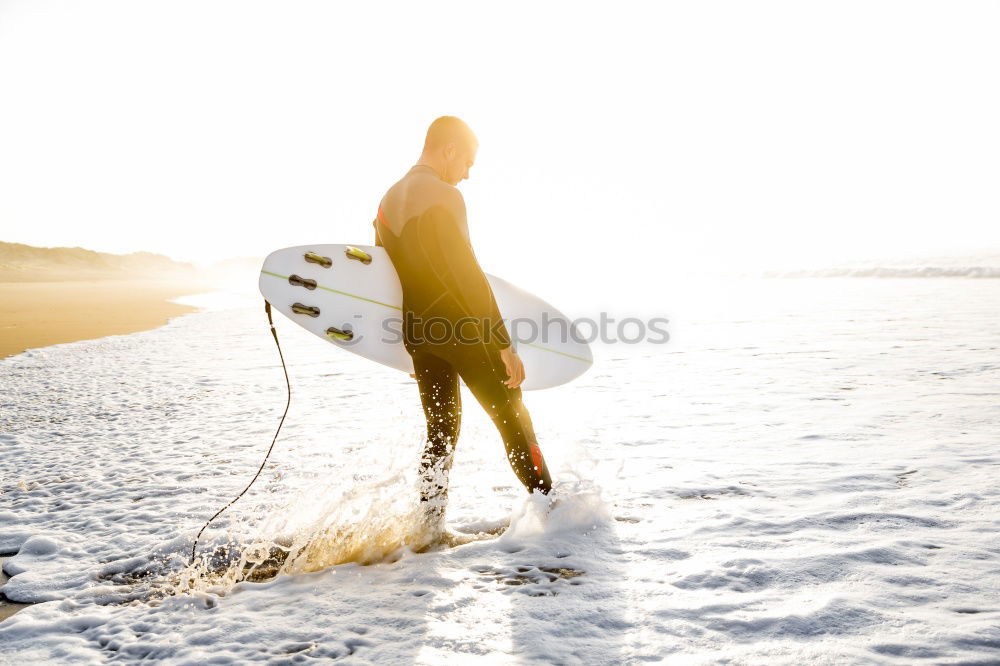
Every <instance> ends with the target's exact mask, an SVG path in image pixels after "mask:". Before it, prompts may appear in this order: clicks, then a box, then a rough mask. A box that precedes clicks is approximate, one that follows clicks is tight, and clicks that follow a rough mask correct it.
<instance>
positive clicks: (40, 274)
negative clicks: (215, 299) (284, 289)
mask: <svg viewBox="0 0 1000 666" xmlns="http://www.w3.org/2000/svg"><path fill="white" fill-rule="evenodd" d="M139 277H142V278H144V279H156V278H162V279H193V280H194V279H200V278H202V277H203V273H202V271H199V270H198V269H197V268H196V267H195V266H194V265H192V264H188V263H183V262H179V261H174V260H173V259H170V258H169V257H165V256H163V255H162V254H153V253H152V252H132V253H130V254H110V253H106V252H95V251H94V250H85V249H83V248H81V247H33V246H31V245H23V244H21V243H5V242H2V241H0V282H47V281H54V280H107V279H136V278H139Z"/></svg>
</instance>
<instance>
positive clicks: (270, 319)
mask: <svg viewBox="0 0 1000 666" xmlns="http://www.w3.org/2000/svg"><path fill="white" fill-rule="evenodd" d="M264 312H265V313H267V323H268V325H269V326H270V327H271V335H272V336H273V337H274V344H275V345H277V347H278V357H279V358H280V359H281V370H282V371H283V372H284V373H285V386H286V387H288V402H286V403H285V412H284V414H282V415H281V421H279V422H278V429H277V430H275V431H274V439H272V440H271V446H270V447H268V449H267V453H266V454H264V462H262V463H261V464H260V469H258V470H257V473H256V474H254V475H253V478H252V479H250V483H248V484H247V487H246V488H244V489H243V490H242V491H240V494H239V495H237V496H236V497H234V498H233V501H231V502H230V503H229V504H227V505H226V506H224V507H222V508H221V509H219V510H218V511H217V512H216V513H215V515H214V516H212V517H211V518H209V519H208V521H207V522H206V523H205V524H204V525H202V527H201V529H200V530H198V534H197V535H196V536H195V538H194V543H193V544H191V559H190V560H189V561H188V566H191V565H193V564H194V556H195V549H196V548H197V547H198V539H200V538H201V534H202V532H204V531H205V530H206V529H207V528H208V526H209V525H211V524H212V521H213V520H215V519H216V518H218V517H219V516H221V515H222V513H223V512H224V511H225V510H226V509H228V508H229V507H231V506H232V505H234V504H236V501H237V500H238V499H239V498H241V497H243V495H244V493H246V491H248V490H250V486H252V485H253V484H254V481H256V480H257V479H258V478H259V477H260V473H261V472H263V471H264V467H265V466H266V465H267V460H268V458H270V457H271V451H273V450H274V443H275V442H277V441H278V433H280V432H281V426H283V425H284V424H285V417H286V416H288V408H289V407H291V406H292V383H291V381H289V379H288V367H287V366H286V365H285V355H284V354H283V353H282V352H281V343H280V342H278V331H277V330H276V329H275V328H274V318H273V317H272V316H271V304H270V303H268V302H267V301H266V300H265V301H264Z"/></svg>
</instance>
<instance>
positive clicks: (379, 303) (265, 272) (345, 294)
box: [261, 270, 403, 311]
mask: <svg viewBox="0 0 1000 666" xmlns="http://www.w3.org/2000/svg"><path fill="white" fill-rule="evenodd" d="M261 273H263V274H264V275H271V276H273V277H276V278H280V279H282V280H287V279H288V276H287V275H278V274H277V273H272V272H270V271H264V270H262V271H261ZM316 288H317V289H322V290H323V291H329V292H331V293H333V294H340V295H341V296H350V297H351V298H356V299H358V300H359V301H367V302H369V303H374V304H375V305H382V306H385V307H387V308H392V309H393V310H400V311H401V310H402V309H403V308H401V307H398V306H395V305H389V304H388V303H383V302H382V301H376V300H375V299H373V298H365V297H364V296H358V295H357V294H349V293H347V292H346V291H339V290H337V289H330V288H329V287H324V286H323V285H321V284H317V285H316Z"/></svg>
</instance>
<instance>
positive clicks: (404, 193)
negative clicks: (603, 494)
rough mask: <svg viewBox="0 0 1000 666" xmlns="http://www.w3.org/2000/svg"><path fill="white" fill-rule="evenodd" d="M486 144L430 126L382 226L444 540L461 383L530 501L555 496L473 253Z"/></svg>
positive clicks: (430, 506)
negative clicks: (473, 204)
mask: <svg viewBox="0 0 1000 666" xmlns="http://www.w3.org/2000/svg"><path fill="white" fill-rule="evenodd" d="M478 147H479V142H478V140H477V139H476V137H475V135H474V134H473V133H472V130H471V129H469V127H468V125H466V124H465V123H464V122H462V121H461V120H460V119H458V118H455V117H453V116H443V117H441V118H438V119H437V120H435V121H434V122H433V123H431V126H430V128H429V129H428V130H427V137H426V139H425V141H424V149H423V152H422V153H421V155H420V159H419V160H418V161H417V164H416V165H415V166H414V167H413V168H411V169H410V170H409V171H408V172H407V173H406V175H405V176H403V178H402V179H401V180H400V181H399V182H397V183H396V184H395V185H393V186H392V187H391V188H389V191H388V192H386V194H385V196H384V197H383V198H382V202H381V204H380V205H379V209H378V215H377V216H376V218H375V221H374V223H373V224H374V226H375V238H376V240H375V242H376V244H377V245H380V246H382V247H384V248H385V250H386V252H387V253H388V254H389V258H390V259H391V260H392V263H393V266H395V268H396V272H397V273H398V274H399V280H400V282H401V284H402V287H403V339H404V345H405V347H406V350H407V352H409V354H410V356H411V357H412V358H413V369H414V375H415V377H416V380H417V386H418V388H419V390H420V401H421V403H422V404H423V408H424V415H425V417H426V418H427V442H426V447H425V450H424V456H423V459H422V460H421V464H420V476H421V487H420V500H421V505H422V506H423V507H424V509H425V514H424V515H425V516H426V518H427V521H428V525H427V527H428V529H429V530H430V532H431V533H433V534H437V535H440V534H442V533H443V532H444V509H445V505H446V503H447V496H448V473H449V470H450V469H451V461H452V457H453V454H454V451H455V444H456V442H457V441H458V434H459V428H460V425H461V416H462V403H461V396H460V393H459V377H461V379H462V380H463V381H464V382H465V385H466V386H467V387H468V388H469V390H470V391H471V392H472V395H474V396H475V398H476V400H477V401H478V402H479V404H480V405H481V406H482V407H483V409H485V410H486V412H487V413H488V414H489V416H490V418H491V419H492V420H493V423H494V425H495V426H496V427H497V429H498V430H499V431H500V435H501V437H502V438H503V442H504V446H505V448H506V450H507V458H508V460H509V461H510V464H511V467H513V469H514V473H515V474H516V475H517V478H518V479H519V480H520V481H521V483H522V484H524V486H525V488H527V489H528V491H529V492H532V491H535V490H537V491H540V492H542V493H545V494H548V492H549V491H550V490H551V489H552V479H551V477H550V476H549V471H548V468H547V467H546V465H545V459H544V458H543V457H542V453H541V451H540V450H539V448H538V444H537V442H536V440H535V432H534V429H533V428H532V425H531V418H530V417H529V415H528V410H527V409H525V407H524V404H523V403H522V402H521V389H520V388H518V387H519V386H520V385H521V382H523V381H524V365H523V364H522V363H521V359H520V358H519V357H518V355H517V352H516V351H515V349H514V348H513V347H512V346H511V340H510V336H509V334H508V332H507V329H506V327H505V326H504V323H503V321H502V319H501V317H500V312H499V310H498V309H497V304H496V300H495V298H494V297H493V291H492V290H491V289H490V285H489V283H488V282H487V281H486V276H485V275H484V274H483V270H482V269H481V268H480V267H479V262H478V261H477V260H476V256H475V254H474V253H473V251H472V246H471V244H470V241H469V229H468V223H467V220H466V214H465V201H464V199H463V198H462V194H461V193H460V192H459V191H458V189H457V188H456V187H455V186H456V185H457V184H458V183H459V182H460V181H462V180H464V179H466V178H468V177H469V169H470V168H472V165H473V163H474V162H475V159H476V151H477V150H478Z"/></svg>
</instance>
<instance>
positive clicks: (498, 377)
mask: <svg viewBox="0 0 1000 666" xmlns="http://www.w3.org/2000/svg"><path fill="white" fill-rule="evenodd" d="M464 351H465V353H463V354H462V359H461V361H460V362H456V365H457V366H458V371H459V373H461V376H462V379H463V380H464V381H465V385H466V386H468V387H469V390H470V391H472V395H474V396H475V397H476V400H477V401H478V402H479V404H480V405H482V407H483V409H485V410H486V413H487V414H489V416H490V419H492V421H493V425H495V426H496V428H497V430H499V431H500V436H501V437H502V438H503V444H504V448H505V449H506V450H507V460H508V461H509V462H510V466H511V467H512V468H513V470H514V474H516V475H517V478H518V480H520V482H521V483H523V484H524V487H525V488H526V489H527V490H528V492H531V491H533V490H540V491H542V492H543V493H545V494H548V493H549V491H551V490H552V477H551V476H550V475H549V468H548V466H547V465H546V464H545V458H543V457H542V451H541V449H539V448H538V441H537V440H536V439H535V429H534V427H533V426H532V424H531V415H530V414H528V409H527V408H526V407H525V406H524V402H523V401H522V400H521V389H519V388H516V389H511V388H507V386H506V385H505V384H504V383H503V382H504V380H506V379H507V372H506V370H505V369H504V365H503V361H501V360H500V355H499V354H498V353H497V352H495V351H494V350H491V349H486V348H483V347H479V348H467V349H466V350H464Z"/></svg>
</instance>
